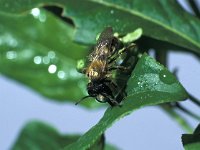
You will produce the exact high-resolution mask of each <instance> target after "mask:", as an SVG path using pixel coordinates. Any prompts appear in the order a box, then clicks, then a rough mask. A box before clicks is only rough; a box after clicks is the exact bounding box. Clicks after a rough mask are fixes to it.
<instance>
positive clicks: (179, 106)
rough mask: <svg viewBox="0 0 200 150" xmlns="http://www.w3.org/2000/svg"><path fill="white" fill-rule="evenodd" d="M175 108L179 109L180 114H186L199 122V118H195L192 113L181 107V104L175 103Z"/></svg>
mask: <svg viewBox="0 0 200 150" xmlns="http://www.w3.org/2000/svg"><path fill="white" fill-rule="evenodd" d="M175 106H176V108H178V109H180V110H181V111H182V112H184V113H186V114H187V115H189V116H191V117H193V118H194V119H197V120H198V121H199V120H200V117H199V116H197V115H196V114H194V113H193V112H191V111H190V110H188V109H186V108H185V107H183V106H182V105H181V104H179V103H176V105H175Z"/></svg>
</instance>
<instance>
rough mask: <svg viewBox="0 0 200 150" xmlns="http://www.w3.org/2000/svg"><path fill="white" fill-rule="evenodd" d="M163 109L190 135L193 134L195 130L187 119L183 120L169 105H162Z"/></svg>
mask: <svg viewBox="0 0 200 150" xmlns="http://www.w3.org/2000/svg"><path fill="white" fill-rule="evenodd" d="M160 106H161V108H162V109H163V110H164V111H165V112H166V113H167V114H168V115H169V116H170V117H171V118H172V119H174V120H176V122H177V123H178V124H179V125H180V126H181V127H182V128H183V129H184V130H185V131H186V132H188V133H192V132H193V128H192V127H191V126H190V124H189V123H188V122H187V121H186V119H185V118H183V117H182V116H181V115H180V114H178V113H177V112H176V111H175V110H174V109H173V107H171V106H170V105H169V104H163V105H160Z"/></svg>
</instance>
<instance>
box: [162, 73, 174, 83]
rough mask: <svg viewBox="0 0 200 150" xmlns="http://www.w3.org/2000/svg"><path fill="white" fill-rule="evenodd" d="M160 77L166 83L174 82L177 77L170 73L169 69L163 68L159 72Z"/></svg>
mask: <svg viewBox="0 0 200 150" xmlns="http://www.w3.org/2000/svg"><path fill="white" fill-rule="evenodd" d="M159 78H160V80H161V81H162V82H164V83H166V84H172V83H174V82H175V81H176V79H175V77H174V76H173V74H172V73H170V72H169V71H168V70H162V71H161V72H160V73H159Z"/></svg>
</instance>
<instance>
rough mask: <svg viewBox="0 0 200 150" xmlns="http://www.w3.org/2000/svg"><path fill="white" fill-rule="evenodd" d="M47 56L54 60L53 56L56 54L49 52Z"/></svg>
mask: <svg viewBox="0 0 200 150" xmlns="http://www.w3.org/2000/svg"><path fill="white" fill-rule="evenodd" d="M47 55H48V57H49V58H50V59H53V58H55V56H56V54H55V52H54V51H49V52H48V54H47Z"/></svg>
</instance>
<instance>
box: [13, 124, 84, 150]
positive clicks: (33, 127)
mask: <svg viewBox="0 0 200 150" xmlns="http://www.w3.org/2000/svg"><path fill="white" fill-rule="evenodd" d="M79 137H80V135H61V134H60V133H58V131H57V130H56V129H54V128H53V127H51V126H49V125H47V124H45V123H42V122H38V121H33V122H30V123H28V124H27V125H26V126H25V127H24V128H23V129H22V131H21V133H20V135H19V138H18V139H17V141H16V143H15V144H14V145H13V147H12V150H44V149H45V150H59V149H61V148H62V147H64V146H65V145H68V144H71V143H73V142H75V141H76V140H77V139H78V138H79Z"/></svg>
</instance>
